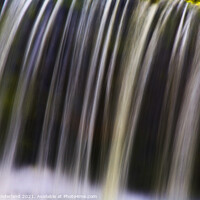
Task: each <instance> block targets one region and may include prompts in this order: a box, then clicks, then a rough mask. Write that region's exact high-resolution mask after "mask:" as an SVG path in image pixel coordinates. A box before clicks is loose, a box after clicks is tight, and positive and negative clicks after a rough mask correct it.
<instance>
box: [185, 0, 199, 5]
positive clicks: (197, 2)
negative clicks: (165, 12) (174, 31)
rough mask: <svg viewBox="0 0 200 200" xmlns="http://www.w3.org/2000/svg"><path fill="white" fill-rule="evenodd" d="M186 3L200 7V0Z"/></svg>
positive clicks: (190, 0) (188, 0)
mask: <svg viewBox="0 0 200 200" xmlns="http://www.w3.org/2000/svg"><path fill="white" fill-rule="evenodd" d="M186 2H188V3H192V4H195V5H198V6H200V0H186Z"/></svg>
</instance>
